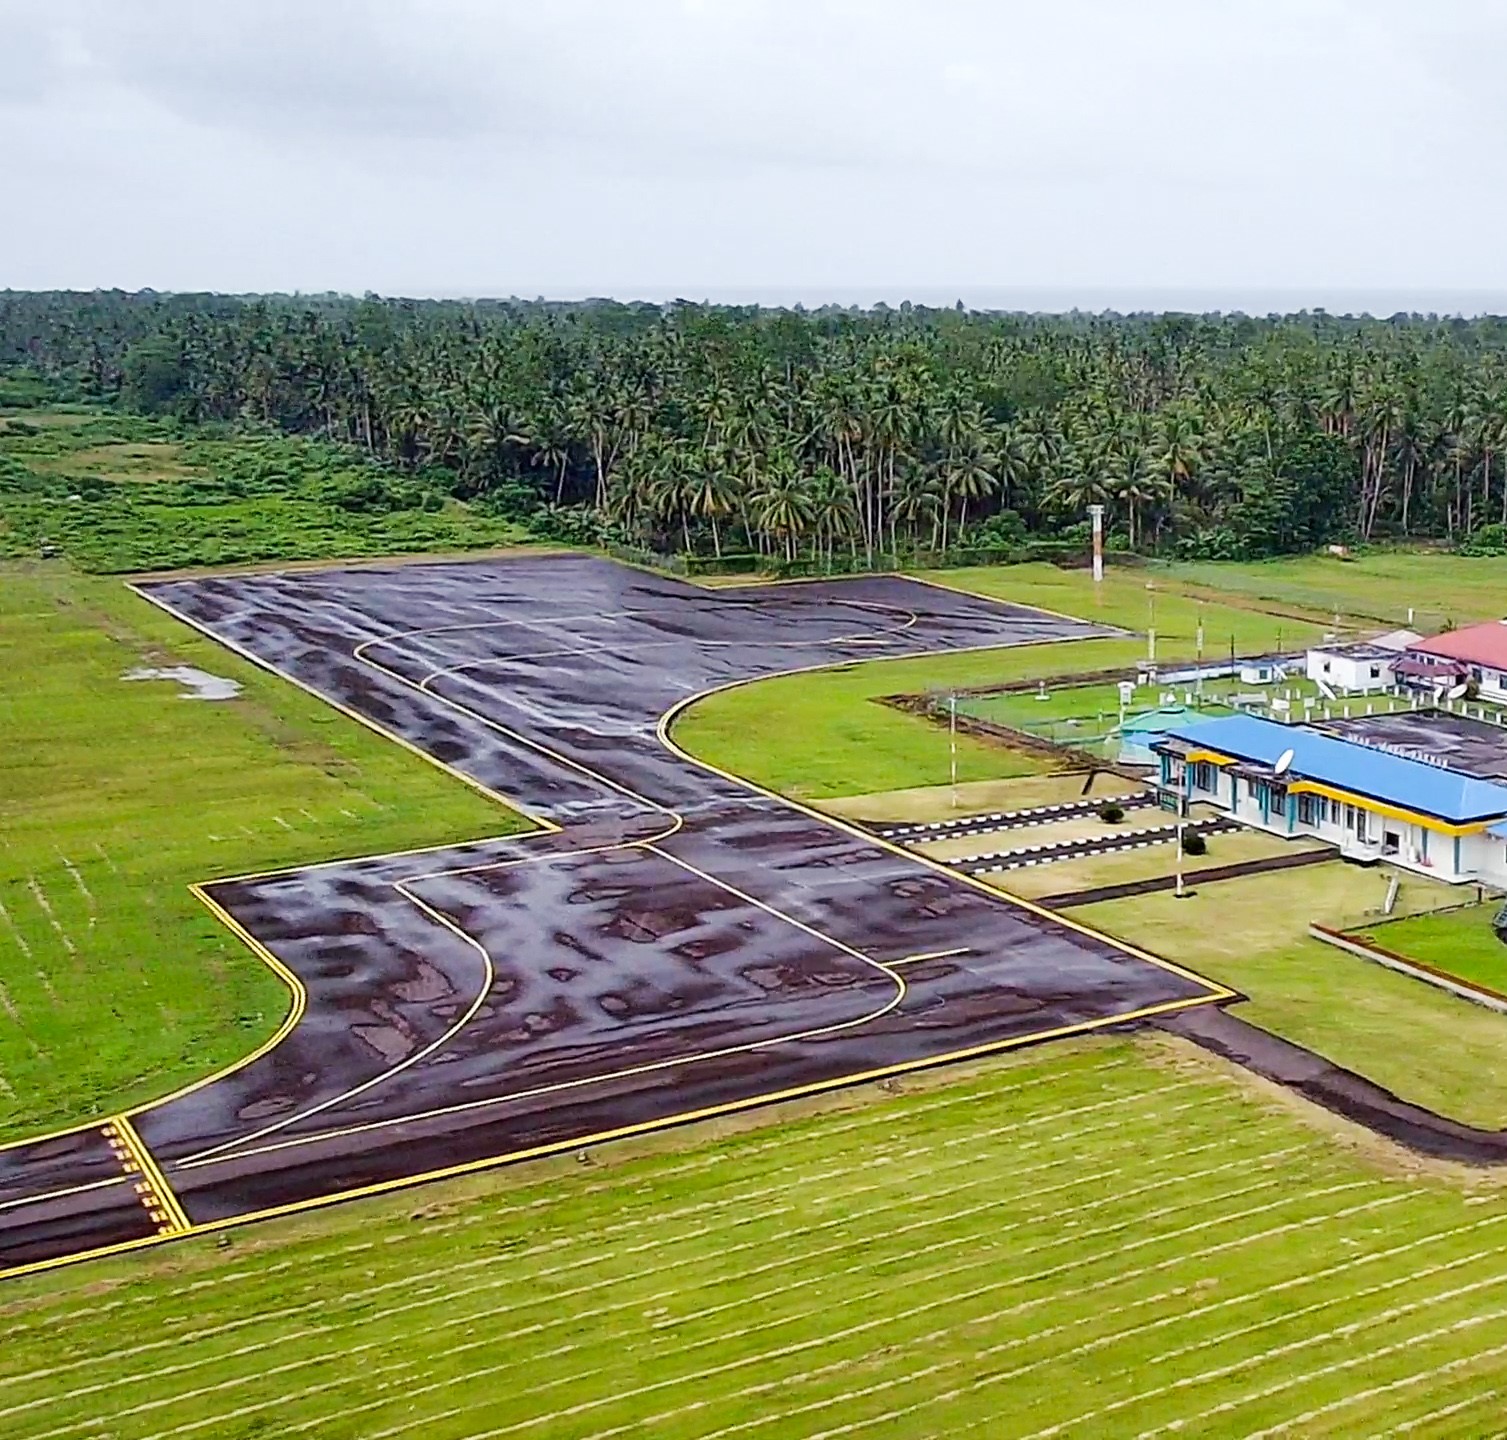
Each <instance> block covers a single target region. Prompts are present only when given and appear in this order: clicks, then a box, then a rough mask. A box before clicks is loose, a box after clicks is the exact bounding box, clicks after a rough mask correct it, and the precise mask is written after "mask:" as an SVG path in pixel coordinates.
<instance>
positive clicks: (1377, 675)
mask: <svg viewBox="0 0 1507 1440" xmlns="http://www.w3.org/2000/svg"><path fill="white" fill-rule="evenodd" d="M1371 678H1372V679H1373V680H1380V679H1381V666H1380V665H1373V666H1372V667H1371Z"/></svg>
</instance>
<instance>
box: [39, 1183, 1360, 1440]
mask: <svg viewBox="0 0 1507 1440" xmlns="http://www.w3.org/2000/svg"><path fill="white" fill-rule="evenodd" d="M1347 1188H1349V1187H1347ZM1247 1213H1253V1212H1247ZM1225 1218H1226V1217H1223V1216H1221V1217H1217V1218H1216V1221H1215V1222H1214V1223H1221V1222H1222V1221H1223V1219H1225ZM1056 1243H1060V1242H1056ZM1036 1248H1037V1249H1040V1248H1044V1247H1036ZM984 1264H987V1262H986V1261H985V1262H979V1261H974V1262H970V1263H968V1264H966V1265H953V1266H951V1267H948V1269H947V1271H946V1272H942V1273H941V1274H940V1275H938V1276H932V1277H927V1278H928V1279H935V1278H942V1279H949V1278H952V1277H955V1276H957V1275H962V1274H966V1272H967V1271H968V1270H970V1269H972V1270H977V1269H979V1268H980V1267H981V1266H982V1265H984ZM1014 1283H1016V1281H1015V1280H1014V1279H1013V1278H1006V1279H1004V1280H1001V1281H997V1282H991V1283H988V1284H985V1285H983V1286H980V1287H976V1290H975V1292H974V1295H975V1296H976V1295H983V1294H991V1293H996V1292H998V1291H1000V1290H1002V1289H1004V1288H1007V1287H1008V1286H1010V1285H1012V1284H1014ZM912 1293H914V1292H912ZM860 1298H861V1299H863V1300H865V1301H872V1299H873V1296H872V1294H866V1295H864V1296H862V1297H860ZM958 1300H959V1297H958V1296H957V1295H956V1293H955V1287H954V1286H953V1285H950V1284H949V1285H946V1286H944V1287H943V1293H942V1294H941V1295H940V1296H937V1297H934V1298H932V1299H929V1300H927V1301H925V1302H922V1303H920V1304H918V1305H913V1306H910V1307H908V1308H904V1309H899V1310H896V1309H893V1308H892V1309H891V1310H890V1312H889V1314H888V1315H887V1316H886V1317H885V1320H884V1321H883V1322H879V1321H873V1320H869V1321H862V1322H859V1323H858V1324H857V1325H855V1326H853V1327H851V1328H850V1329H849V1330H848V1331H847V1332H840V1333H838V1334H829V1333H826V1332H825V1331H824V1330H823V1329H821V1327H818V1333H817V1334H815V1335H811V1334H807V1335H805V1336H803V1337H800V1338H796V1339H793V1340H786V1341H785V1343H783V1344H781V1345H779V1346H777V1347H775V1348H774V1349H770V1348H769V1347H768V1346H767V1345H766V1346H765V1347H764V1348H761V1349H758V1350H756V1351H754V1352H753V1353H752V1354H748V1355H745V1356H743V1357H741V1358H739V1359H737V1360H733V1361H725V1362H722V1363H721V1364H719V1365H717V1366H715V1367H713V1368H712V1369H710V1370H709V1369H708V1368H706V1367H705V1366H701V1367H697V1368H695V1369H692V1370H689V1371H687V1372H686V1373H684V1374H682V1375H681V1376H678V1377H674V1378H671V1379H669V1380H666V1381H661V1382H657V1383H655V1384H653V1385H651V1386H649V1387H639V1388H638V1390H637V1391H634V1392H632V1393H631V1394H630V1397H629V1398H637V1396H639V1395H643V1394H648V1393H654V1392H659V1391H663V1390H664V1389H666V1388H668V1387H670V1386H674V1385H678V1384H682V1383H687V1382H689V1383H700V1382H702V1381H704V1380H705V1379H706V1378H707V1377H708V1375H710V1374H717V1373H727V1372H730V1371H737V1370H742V1369H745V1368H746V1367H747V1366H749V1365H750V1364H753V1363H756V1362H760V1361H765V1360H769V1359H771V1358H773V1359H780V1358H784V1357H788V1356H799V1355H804V1354H806V1353H808V1352H810V1351H812V1350H813V1349H816V1348H823V1347H828V1346H830V1345H832V1344H834V1343H841V1342H852V1341H853V1339H854V1337H857V1336H862V1335H864V1334H867V1333H870V1332H872V1331H873V1330H874V1329H875V1328H876V1326H877V1325H878V1324H879V1323H885V1324H888V1325H890V1326H893V1325H894V1324H896V1323H898V1322H901V1321H904V1320H908V1319H913V1318H914V1317H916V1316H921V1315H928V1314H934V1313H936V1312H937V1311H938V1310H945V1309H947V1308H955V1307H956V1306H957V1304H958ZM864 1308H865V1309H867V1308H869V1306H868V1305H865V1307H864ZM807 1318H808V1317H807V1316H805V1315H798V1316H794V1317H785V1319H783V1320H781V1321H777V1322H772V1324H770V1325H750V1326H746V1327H744V1328H743V1329H742V1330H741V1331H739V1332H737V1333H736V1335H727V1336H723V1337H721V1339H722V1340H723V1342H726V1341H728V1340H730V1339H735V1338H743V1337H746V1336H749V1335H754V1334H759V1335H761V1336H767V1332H768V1331H769V1330H770V1329H771V1328H775V1327H776V1326H778V1325H784V1324H789V1323H795V1322H798V1321H802V1320H806V1319H807ZM514 1339H515V1337H513V1336H511V1335H510V1336H509V1344H510V1345H511V1344H512V1343H513V1341H514ZM710 1343H717V1342H716V1339H715V1337H714V1339H713V1340H712V1341H709V1342H702V1344H701V1345H698V1346H695V1347H690V1348H692V1349H699V1348H702V1345H705V1344H710ZM362 1348H363V1353H364V1348H365V1347H362ZM475 1348H476V1347H475V1346H474V1345H473V1344H471V1343H470V1342H465V1343H463V1344H461V1345H460V1346H457V1347H453V1348H452V1349H451V1350H448V1351H443V1352H441V1353H440V1354H438V1355H436V1354H434V1353H432V1352H431V1354H430V1355H429V1357H428V1360H429V1364H430V1367H431V1368H432V1367H433V1365H434V1363H435V1362H437V1361H443V1360H446V1359H453V1358H455V1356H457V1355H458V1354H465V1353H470V1352H472V1351H473V1350H474V1349H475ZM608 1349H609V1351H610V1353H612V1354H613V1355H614V1356H615V1355H616V1354H617V1352H618V1349H619V1342H618V1341H616V1340H614V1341H613V1342H612V1343H611V1344H610V1345H609V1347H608ZM345 1353H346V1354H347V1355H349V1354H350V1353H351V1352H350V1351H349V1350H347V1351H346V1352H345ZM864 1353H865V1347H864V1346H863V1345H858V1346H856V1347H855V1346H854V1345H853V1344H852V1343H849V1344H848V1346H847V1349H846V1351H845V1353H844V1355H843V1357H842V1361H841V1363H842V1364H843V1365H851V1364H852V1363H854V1362H855V1361H856V1360H861V1358H862V1356H863V1354H864ZM660 1358H661V1359H664V1358H673V1356H670V1357H660ZM340 1360H341V1355H340V1353H338V1352H337V1353H332V1354H329V1355H319V1356H314V1357H309V1358H308V1359H306V1360H303V1361H298V1362H291V1363H289V1364H287V1365H283V1366H279V1367H277V1368H276V1370H275V1371H274V1372H272V1373H271V1374H270V1375H268V1374H267V1372H263V1373H262V1374H261V1375H255V1376H248V1377H245V1382H246V1383H250V1382H252V1381H255V1380H257V1379H261V1378H274V1379H282V1378H284V1377H286V1376H287V1375H288V1374H289V1373H290V1372H292V1371H294V1370H305V1369H307V1368H309V1367H310V1366H316V1365H321V1364H332V1365H333V1364H337V1363H339V1362H340ZM418 1363H419V1362H418V1361H417V1360H416V1359H414V1358H409V1359H405V1360H401V1361H398V1362H396V1364H395V1365H393V1366H391V1367H389V1369H388V1371H387V1373H388V1374H389V1375H390V1376H391V1375H394V1374H396V1375H399V1376H400V1375H401V1374H402V1373H405V1372H410V1371H413V1370H414V1369H415V1366H416V1365H417V1364H418ZM520 1363H521V1362H520V1360H519V1359H516V1358H515V1359H513V1360H511V1361H509V1362H505V1363H504V1364H503V1365H501V1366H492V1367H489V1369H488V1371H487V1376H488V1378H489V1379H495V1378H496V1376H497V1374H498V1373H500V1371H502V1370H505V1369H511V1368H518V1367H519V1365H520ZM581 1367H582V1355H581V1354H580V1347H572V1352H571V1353H570V1356H569V1363H568V1365H564V1366H562V1367H561V1369H560V1374H559V1376H558V1377H557V1378H556V1379H554V1380H550V1381H545V1382H543V1383H542V1384H539V1385H536V1386H533V1387H531V1389H529V1390H525V1391H515V1392H513V1394H512V1395H511V1396H510V1398H512V1399H521V1398H526V1396H527V1395H528V1394H530V1393H532V1394H537V1395H545V1394H548V1393H551V1392H554V1391H557V1390H558V1389H559V1388H560V1387H561V1386H563V1385H579V1384H580V1383H581V1382H582V1381H584V1380H588V1379H596V1380H602V1379H606V1380H610V1378H611V1375H612V1367H610V1366H609V1367H603V1368H599V1369H597V1370H595V1371H592V1370H585V1371H583V1369H582V1368H581ZM361 1378H363V1375H362V1372H361V1371H360V1370H359V1369H358V1371H357V1372H355V1373H352V1374H349V1375H341V1376H337V1377H336V1378H334V1379H332V1380H328V1381H322V1382H315V1383H313V1384H311V1385H307V1386H305V1387H303V1388H302V1389H301V1390H298V1391H296V1392H294V1393H293V1395H292V1396H291V1397H290V1396H288V1395H287V1393H286V1392H285V1391H282V1392H279V1393H278V1394H277V1395H276V1396H275V1397H274V1398H272V1399H269V1400H266V1401H262V1402H255V1403H253V1404H250V1405H242V1406H239V1407H237V1408H236V1409H233V1410H230V1411H217V1412H215V1413H214V1414H212V1415H211V1416H209V1417H207V1418H206V1419H205V1420H204V1421H203V1422H193V1423H191V1424H188V1425H186V1426H182V1427H173V1428H171V1429H168V1430H165V1431H162V1432H153V1433H161V1434H180V1433H192V1432H193V1431H194V1430H196V1429H202V1428H205V1427H207V1426H210V1425H217V1424H230V1423H232V1422H235V1421H239V1420H242V1419H244V1418H246V1417H247V1416H249V1415H252V1414H256V1413H259V1412H261V1411H264V1410H266V1409H269V1408H274V1407H277V1406H279V1405H282V1404H283V1403H284V1401H285V1399H288V1398H291V1399H295V1400H297V1399H321V1400H322V1399H323V1398H325V1397H327V1396H328V1395H329V1393H330V1392H331V1391H334V1390H338V1389H340V1388H343V1387H344V1386H345V1385H347V1384H350V1383H356V1382H357V1381H359V1380H360V1379H361ZM365 1378H367V1379H370V1378H372V1372H370V1371H366V1372H365ZM476 1378H477V1376H476V1374H475V1372H474V1371H473V1370H471V1369H470V1368H464V1369H461V1370H459V1371H458V1372H457V1373H455V1374H454V1375H453V1376H451V1377H450V1379H449V1380H447V1381H444V1382H440V1383H438V1384H436V1383H435V1382H430V1384H429V1385H428V1386H425V1387H424V1388H425V1389H428V1390H438V1389H441V1388H446V1387H448V1386H455V1387H462V1388H464V1387H466V1386H468V1385H470V1384H471V1383H472V1382H473V1381H474V1380H475V1379H476ZM788 1378H789V1377H788V1376H787V1377H785V1379H783V1380H782V1381H781V1383H782V1384H783V1383H788ZM240 1383H241V1382H238V1381H235V1380H232V1381H228V1382H222V1383H221V1384H219V1385H218V1386H205V1387H199V1388H198V1389H196V1390H193V1391H191V1392H188V1393H187V1394H185V1395H183V1396H180V1397H175V1399H182V1400H189V1401H192V1400H199V1399H202V1398H204V1397H205V1396H206V1395H209V1394H213V1393H223V1392H224V1391H225V1390H227V1389H231V1388H238V1387H239V1384H240ZM606 1388H607V1392H608V1393H607V1396H606V1398H604V1399H598V1400H596V1401H592V1402H588V1403H586V1404H582V1405H576V1406H572V1407H570V1408H569V1410H568V1412H567V1413H568V1414H569V1415H571V1416H578V1415H580V1414H583V1413H585V1412H587V1411H589V1410H591V1409H593V1408H595V1407H597V1406H600V1405H610V1404H611V1403H613V1402H614V1401H615V1400H617V1399H620V1398H622V1396H621V1392H620V1388H619V1387H617V1386H614V1385H611V1384H608V1385H607V1386H606ZM414 1393H415V1392H413V1391H410V1392H409V1396H410V1399H412V1397H413V1394H414ZM167 1403H173V1402H171V1401H163V1400H160V1399H159V1400H156V1401H151V1402H146V1403H145V1404H144V1405H142V1406H141V1407H139V1408H138V1409H135V1410H127V1411H124V1412H122V1411H116V1412H114V1414H113V1415H111V1416H110V1417H109V1418H110V1419H111V1421H112V1423H113V1422H118V1421H120V1420H122V1419H128V1418H131V1417H132V1416H133V1415H136V1414H140V1413H145V1412H151V1411H157V1410H160V1409H162V1408H163V1406H164V1405H165V1404H167ZM478 1403H481V1404H487V1403H491V1402H489V1401H483V1402H478ZM467 1408H474V1407H462V1408H461V1409H452V1410H448V1411H442V1412H441V1413H439V1414H437V1415H434V1414H423V1415H420V1416H417V1417H415V1418H414V1420H413V1421H412V1425H414V1426H420V1427H427V1426H428V1425H430V1424H431V1423H432V1422H435V1421H439V1420H444V1419H448V1418H453V1417H454V1416H456V1415H461V1414H464V1413H465V1410H466V1409H467ZM554 1413H556V1412H553V1411H549V1410H546V1411H545V1412H544V1413H543V1414H542V1415H537V1414H536V1415H534V1416H531V1417H528V1418H526V1419H524V1420H522V1421H520V1422H518V1428H519V1429H527V1428H530V1427H532V1426H534V1425H536V1424H543V1423H547V1422H548V1421H549V1420H550V1419H551V1418H552V1416H553V1414H554ZM404 1428H411V1427H409V1426H405V1427H404ZM76 1429H77V1427H67V1428H65V1429H61V1430H57V1431H49V1432H43V1434H44V1436H47V1437H61V1436H63V1435H66V1434H70V1433H75V1432H76Z"/></svg>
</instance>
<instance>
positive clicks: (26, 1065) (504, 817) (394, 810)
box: [0, 562, 523, 1138]
mask: <svg viewBox="0 0 1507 1440" xmlns="http://www.w3.org/2000/svg"><path fill="white" fill-rule="evenodd" d="M143 663H146V664H151V665H162V664H174V663H185V664H192V665H196V666H198V667H200V668H201V669H203V670H207V671H209V672H211V673H212V674H215V675H222V676H227V677H229V678H231V679H234V680H237V681H239V682H240V683H241V684H242V685H243V686H244V687H245V689H244V691H243V693H242V694H241V695H240V696H239V697H237V698H236V699H234V700H230V701H224V702H214V703H210V702H191V701H188V700H184V699H181V698H179V694H178V687H177V686H176V685H174V684H172V683H163V682H160V681H151V682H126V681H123V680H122V678H121V676H122V674H123V673H124V672H125V671H127V670H129V669H132V668H134V667H136V666H139V665H142V664H143ZM0 734H3V735H4V737H5V744H4V746H3V747H0V905H3V907H4V908H3V912H0V1135H3V1136H4V1137H6V1138H11V1137H14V1136H18V1135H20V1134H23V1133H25V1132H28V1131H31V1130H35V1129H37V1128H39V1127H42V1126H46V1125H49V1124H57V1123H61V1122H66V1121H72V1120H77V1119H83V1118H87V1117H89V1116H92V1115H100V1114H105V1113H109V1112H111V1111H114V1110H118V1109H122V1108H124V1107H126V1106H128V1105H132V1104H138V1103H141V1102H143V1101H146V1100H149V1099H151V1098H153V1097H154V1096H156V1095H159V1094H162V1093H164V1092H165V1091H167V1090H170V1089H172V1088H173V1087H175V1086H176V1085H177V1084H179V1083H181V1082H183V1081H186V1080H190V1079H193V1078H194V1077H196V1076H199V1075H204V1074H207V1073H209V1072H210V1071H212V1070H214V1069H216V1068H217V1067H219V1066H220V1065H222V1064H224V1063H226V1062H228V1061H231V1060H234V1059H235V1058H237V1057H238V1056H239V1055H241V1054H243V1053H245V1052H246V1051H248V1050H250V1049H251V1048H253V1046H254V1045H255V1044H256V1043H257V1042H258V1041H260V1040H262V1039H263V1038H264V1037H265V1036H267V1035H269V1034H270V1033H271V1032H272V1031H273V1030H274V1029H275V1028H276V1026H277V1024H278V1022H279V1021H280V1020H281V1019H282V1016H283V1014H284V1012H285V1010H286V1008H287V1004H288V996H287V993H286V991H285V990H284V989H283V987H282V985H281V984H280V983H279V982H278V981H277V980H276V979H275V978H274V977H273V976H272V974H271V973H270V972H269V971H268V970H267V969H266V968H265V967H264V966H263V965H262V963H261V962H260V961H259V960H257V959H255V958H254V957H253V956H252V954H251V953H250V951H248V950H247V949H245V948H244V947H243V946H242V945H241V943H240V942H239V941H238V940H236V939H234V938H233V937H232V936H231V935H230V934H229V933H228V932H227V931H225V930H224V929H223V928H222V927H221V926H220V925H219V924H218V922H216V921H215V920H214V919H213V918H212V917H211V916H210V914H209V913H208V912H207V911H206V910H205V909H204V908H203V907H202V906H201V905H200V904H199V902H198V901H197V900H195V899H194V897H193V896H192V895H191V894H190V893H189V891H188V889H187V886H188V884H189V883H190V882H191V881H196V880H207V879H213V878H214V877H215V876H219V875H231V874H237V873H243V872H246V871H254V870H259V869H269V868H274V867H277V866H282V865H291V864H298V863H302V862H307V861H315V860H329V859H334V858H337V857H340V856H346V855H361V854H370V853H378V852H382V851H387V850H398V849H407V848H411V847H414V846H420V845H425V844H432V843H438V842H441V841H448V840H458V839H464V838H467V837H470V836H480V835H488V834H501V833H506V832H508V831H510V830H514V829H517V828H519V827H520V826H521V825H522V824H523V822H522V821H521V820H520V819H519V817H517V816H516V815H514V814H513V813H512V812H509V811H505V810H502V809H501V808H500V807H497V806H495V805H492V804H490V803H488V802H487V801H485V800H484V799H483V798H482V797H481V796H479V795H477V794H476V793H475V792H473V791H472V790H470V789H469V788H467V787H466V786H464V785H462V784H461V783H459V782H458V781H456V780H454V779H453V778H451V777H449V776H447V775H445V774H443V773H442V772H441V771H439V770H438V769H436V768H434V767H432V766H430V765H427V764H426V763H425V762H424V761H422V760H421V759H419V758H417V757H415V756H413V755H411V754H410V753H408V752H407V751H405V750H403V749H402V748H401V747H400V746H397V745H393V744H391V743H390V742H388V741H386V740H384V739H382V738H380V737H378V736H376V735H374V734H372V733H371V732H370V731H368V730H366V729H365V728H364V727H362V726H360V725H357V724H355V723H354V722H353V721H351V720H348V719H347V718H346V717H344V716H342V715H340V714H339V713H338V712H337V711H335V710H333V709H330V708H329V707H328V706H325V705H323V704H321V703H320V702H319V701H317V700H315V699H314V698H313V697H312V696H309V695H306V694H305V693H304V692H302V691H300V690H298V689H296V688H295V687H293V686H291V685H288V684H286V683H285V682H283V681H281V680H278V679H275V678H274V677H272V676H269V675H267V674H266V673H265V672H263V671H261V670H259V669H257V668H256V667H254V666H252V665H250V664H248V663H246V662H244V661H242V660H240V659H238V658H236V657H235V656H233V655H231V654H230V653H229V652H228V651H226V650H223V649H221V648H220V647H219V646H217V645H215V644H213V643H212V642H211V641H209V640H207V639H205V638H203V637H201V636H199V635H197V634H196V633H195V632H193V631H191V630H189V629H187V628H186V627H184V626H182V625H180V624H179V623H178V622H177V621H175V620H172V619H170V618H168V617H167V616H165V615H163V614H162V613H161V612H160V611H158V610H157V609H155V608H154V607H153V606H151V605H148V604H147V603H146V602H145V601H143V600H140V599H138V598H137V597H136V596H134V595H133V594H131V593H130V592H129V591H127V590H126V589H125V587H124V586H122V585H120V584H119V583H118V582H114V581H105V580H98V579H92V578H88V577H83V576H79V575H77V574H75V573H73V572H71V571H69V570H67V569H65V568H64V567H63V566H61V565H58V564H47V565H31V564H4V563H3V562H0Z"/></svg>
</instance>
